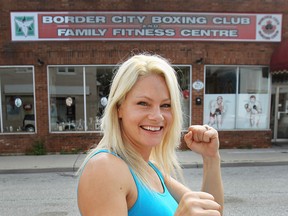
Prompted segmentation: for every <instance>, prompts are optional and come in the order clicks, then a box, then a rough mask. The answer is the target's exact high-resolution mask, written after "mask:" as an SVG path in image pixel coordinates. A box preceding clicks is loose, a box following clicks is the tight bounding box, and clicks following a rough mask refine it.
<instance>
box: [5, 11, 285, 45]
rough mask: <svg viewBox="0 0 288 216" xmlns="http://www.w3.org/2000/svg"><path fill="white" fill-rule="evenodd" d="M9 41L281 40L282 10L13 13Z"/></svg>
mask: <svg viewBox="0 0 288 216" xmlns="http://www.w3.org/2000/svg"><path fill="white" fill-rule="evenodd" d="M10 17H11V33H12V34H11V35H12V41H51V40H58V41H59V40H103V41H104V40H118V41H119V40H129V41H131V40H146V41H147V40H150V41H159V40H161V41H163V40H170V41H179V40H181V41H194V40H195V41H255V42H263V41H267V42H279V41H281V30H282V14H244V13H172V12H169V13H168V12H11V16H10Z"/></svg>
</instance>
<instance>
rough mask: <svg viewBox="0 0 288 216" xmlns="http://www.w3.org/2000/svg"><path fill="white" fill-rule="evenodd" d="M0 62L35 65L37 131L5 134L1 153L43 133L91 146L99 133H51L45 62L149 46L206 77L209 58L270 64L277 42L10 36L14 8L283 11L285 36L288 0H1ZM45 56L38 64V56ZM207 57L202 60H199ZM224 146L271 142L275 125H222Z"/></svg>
mask: <svg viewBox="0 0 288 216" xmlns="http://www.w3.org/2000/svg"><path fill="white" fill-rule="evenodd" d="M0 4H1V5H0V14H1V20H0V65H35V80H36V84H35V85H36V86H35V89H36V95H35V96H36V114H37V115H36V116H37V123H38V124H37V134H29V135H17V136H14V135H13V136H11V135H10V136H9V135H1V134H0V153H5V154H6V153H21V152H25V151H27V149H29V148H30V147H31V145H32V143H33V141H34V140H37V139H39V138H44V140H45V144H46V146H47V148H48V150H49V151H53V152H59V151H63V149H65V151H70V150H71V149H75V148H78V147H80V148H81V149H87V148H89V146H90V145H93V144H94V143H97V142H98V140H99V139H100V136H99V135H98V134H93V133H92V134H90V133H89V134H87V133H82V134H81V133H80V134H49V129H48V115H47V113H48V99H47V94H48V93H47V68H46V66H47V65H52V64H55V65H57V64H60V65H61V64H68V65H69V64H115V63H118V62H120V61H121V60H123V59H125V58H126V57H127V56H128V55H130V53H131V51H134V52H138V51H151V52H155V53H157V54H160V55H163V56H164V57H166V58H169V59H171V61H172V63H173V64H189V65H192V66H193V74H192V80H197V79H199V80H201V81H204V65H205V64H221V65H233V64H237V65H242V64H243V65H269V63H270V57H271V54H272V52H273V50H274V49H275V47H277V45H278V44H277V43H253V42H246V43H245V42H241V43H237V42H176V41H173V42H159V41H157V42H129V41H125V42H116V41H115V42H113V41H112V42H111V41H109V42H108V41H106V42H105V41H77V42H75V41H74V42H66V41H55V42H52V41H50V42H11V34H10V11H17V12H19V11H168V12H169V11H171V12H230V13H235V12H239V13H282V14H283V29H282V30H283V33H282V35H283V38H288V19H287V18H288V1H287V0H234V1H231V0H202V1H199V0H197V1H195V0H189V1H187V0H165V1H164V0H158V1H154V0H143V1H141V3H140V1H139V0H99V1H88V0H82V1H79V0H77V1H76V0H69V1H68V0H51V1H44V2H43V1H40V0H37V1H36V0H31V1H29V3H28V2H26V1H17V0H5V1H4V0H0ZM38 58H40V59H41V60H43V61H44V65H43V66H38V65H37V59H38ZM199 58H203V59H204V64H202V65H198V64H195V61H196V59H199ZM203 96H204V92H203V91H199V92H197V91H195V90H193V91H192V120H193V122H192V123H193V124H202V122H203V105H200V106H195V98H196V97H200V98H202V100H203ZM219 134H220V139H221V143H222V147H223V148H235V147H249V146H252V147H268V146H269V145H270V143H271V131H270V130H268V131H257V132H254V131H253V132H251V131H248V132H247V131H221V132H220V133H219Z"/></svg>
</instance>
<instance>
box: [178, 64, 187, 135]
mask: <svg viewBox="0 0 288 216" xmlns="http://www.w3.org/2000/svg"><path fill="white" fill-rule="evenodd" d="M174 69H175V71H176V73H177V77H178V82H179V86H180V88H181V90H182V94H183V100H182V109H183V126H182V128H183V129H184V130H186V129H187V128H188V127H189V125H190V116H191V106H190V102H191V100H190V83H191V80H190V71H191V67H190V66H174Z"/></svg>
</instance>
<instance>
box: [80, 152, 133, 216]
mask: <svg viewBox="0 0 288 216" xmlns="http://www.w3.org/2000/svg"><path fill="white" fill-rule="evenodd" d="M129 176H130V175H129V169H128V167H127V166H126V164H125V163H124V162H123V161H121V160H120V159H119V158H116V157H114V156H113V155H109V154H106V153H101V154H99V155H96V156H94V157H93V158H91V159H90V160H89V162H88V163H87V164H86V166H85V168H84V170H83V173H82V174H81V177H80V180H79V185H78V207H79V210H80V212H81V215H82V216H90V215H91V216H92V215H93V216H95V215H101V216H102V215H104V216H105V215H109V216H110V215H111V216H113V215H115V216H121V215H123V216H124V215H125V216H127V214H128V213H127V211H128V210H127V200H126V197H127V196H128V194H129V190H130V187H131V186H129V184H130V183H129ZM130 185H131V184H130Z"/></svg>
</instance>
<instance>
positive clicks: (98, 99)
mask: <svg viewBox="0 0 288 216" xmlns="http://www.w3.org/2000/svg"><path fill="white" fill-rule="evenodd" d="M115 68H116V66H114V65H110V66H109V65H105V66H74V67H73V66H50V67H48V76H49V103H50V108H49V111H50V114H49V116H50V131H52V132H72V131H75V132H76V131H100V118H101V116H102V114H103V111H104V109H105V106H106V105H107V99H108V95H109V91H110V83H111V80H112V76H113V72H114V70H115ZM175 69H176V71H177V73H178V81H179V84H180V87H181V89H182V91H183V96H184V97H183V98H184V99H183V110H184V125H183V127H184V128H187V127H188V125H189V123H190V85H189V83H190V71H191V68H190V66H177V67H176V66H175ZM84 86H85V87H84Z"/></svg>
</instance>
